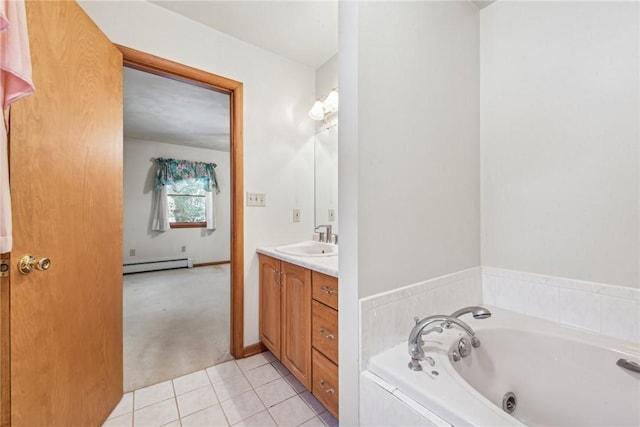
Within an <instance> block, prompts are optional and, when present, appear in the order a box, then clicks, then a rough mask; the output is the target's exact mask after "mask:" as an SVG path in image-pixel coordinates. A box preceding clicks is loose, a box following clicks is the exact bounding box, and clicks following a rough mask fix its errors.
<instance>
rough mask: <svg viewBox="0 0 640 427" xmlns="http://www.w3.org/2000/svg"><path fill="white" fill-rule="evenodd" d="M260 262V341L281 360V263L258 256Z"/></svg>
mask: <svg viewBox="0 0 640 427" xmlns="http://www.w3.org/2000/svg"><path fill="white" fill-rule="evenodd" d="M258 258H259V260H260V341H262V343H263V344H264V345H265V346H266V347H267V348H268V349H269V351H271V353H273V355H274V356H276V357H277V358H278V359H280V331H281V327H280V313H281V305H280V298H281V292H282V286H281V285H280V261H278V260H277V259H274V258H271V257H268V256H265V255H258Z"/></svg>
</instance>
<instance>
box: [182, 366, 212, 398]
mask: <svg viewBox="0 0 640 427" xmlns="http://www.w3.org/2000/svg"><path fill="white" fill-rule="evenodd" d="M210 384H211V382H210V381H209V377H208V376H207V373H206V372H205V371H198V372H194V373H192V374H188V375H184V376H182V377H179V378H176V379H174V380H173V388H174V389H175V391H176V395H179V394H184V393H187V392H189V391H192V390H195V389H197V388H200V387H204V386H208V385H210Z"/></svg>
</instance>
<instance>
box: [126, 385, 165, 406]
mask: <svg viewBox="0 0 640 427" xmlns="http://www.w3.org/2000/svg"><path fill="white" fill-rule="evenodd" d="M173 396H174V395H173V384H172V383H171V381H165V382H163V383H160V384H154V385H150V386H149V387H145V388H141V389H139V390H136V391H135V392H134V393H133V403H134V408H135V409H136V410H138V409H140V408H144V407H145V406H149V405H152V404H154V403H158V402H161V401H163V400H166V399H168V398H170V397H173Z"/></svg>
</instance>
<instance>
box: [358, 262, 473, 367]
mask: <svg viewBox="0 0 640 427" xmlns="http://www.w3.org/2000/svg"><path fill="white" fill-rule="evenodd" d="M481 302H482V272H481V269H480V267H476V268H471V269H467V270H463V271H460V272H457V273H453V274H448V275H446V276H441V277H437V278H435V279H431V280H427V281H424V282H420V283H417V284H414V285H409V286H405V287H403V288H400V289H396V290H393V291H389V292H385V293H382V294H378V295H374V296H371V297H368V298H363V299H362V300H360V336H361V350H360V352H361V353H360V364H361V365H360V368H361V370H366V369H367V367H368V363H369V358H370V357H371V356H373V355H375V354H378V353H380V352H381V351H383V350H385V349H387V348H391V347H393V346H394V345H396V344H399V343H401V342H403V341H406V340H407V337H408V336H409V332H410V331H411V328H412V327H413V325H414V320H413V318H414V316H417V317H419V318H423V317H426V316H429V315H433V314H438V313H439V314H450V313H452V312H454V311H455V310H457V309H459V308H461V307H465V306H469V305H478V304H480V303H481Z"/></svg>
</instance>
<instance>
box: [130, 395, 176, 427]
mask: <svg viewBox="0 0 640 427" xmlns="http://www.w3.org/2000/svg"><path fill="white" fill-rule="evenodd" d="M177 419H178V408H177V406H176V399H175V398H171V399H167V400H164V401H162V402H159V403H155V404H153V405H150V406H146V407H144V408H142V409H139V410H137V411H135V412H134V413H133V426H134V427H157V426H161V425H164V424H168V423H170V422H172V421H175V420H177Z"/></svg>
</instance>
